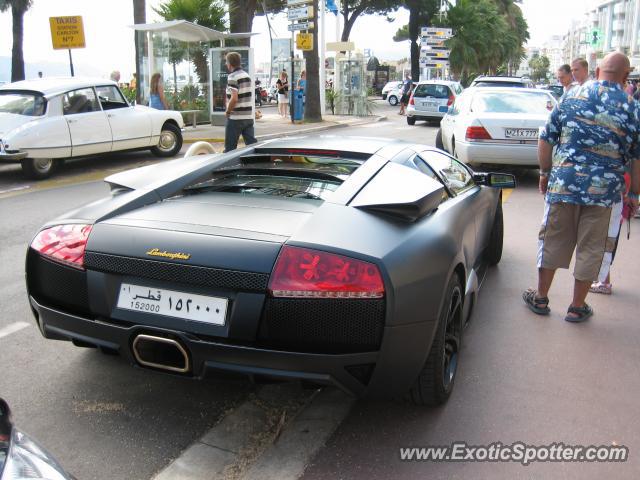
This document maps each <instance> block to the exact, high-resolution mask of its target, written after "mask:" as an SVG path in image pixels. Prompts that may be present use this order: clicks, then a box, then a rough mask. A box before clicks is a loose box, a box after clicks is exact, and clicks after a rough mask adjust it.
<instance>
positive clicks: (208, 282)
mask: <svg viewBox="0 0 640 480" xmlns="http://www.w3.org/2000/svg"><path fill="white" fill-rule="evenodd" d="M84 264H85V266H86V267H87V269H89V270H97V271H100V272H108V273H118V274H120V275H131V276H136V277H144V278H153V279H155V280H166V281H171V282H179V283H187V284H191V285H200V286H205V287H214V288H229V289H232V290H245V291H252V292H260V291H264V290H266V288H267V284H268V282H269V274H267V273H252V272H238V271H234V270H223V269H218V268H209V267H198V266H195V265H180V264H176V263H169V262H158V261H155V260H143V259H140V258H131V257H120V256H116V255H107V254H104V253H95V252H87V253H86V254H85V257H84Z"/></svg>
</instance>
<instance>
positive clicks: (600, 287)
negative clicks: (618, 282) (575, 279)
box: [589, 282, 612, 295]
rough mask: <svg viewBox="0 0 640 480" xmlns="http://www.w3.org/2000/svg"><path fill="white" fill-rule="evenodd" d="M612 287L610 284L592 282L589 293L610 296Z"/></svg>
mask: <svg viewBox="0 0 640 480" xmlns="http://www.w3.org/2000/svg"><path fill="white" fill-rule="evenodd" d="M611 289H612V285H611V284H610V283H600V282H593V283H592V284H591V288H589V291H590V292H591V293H602V294H603V295H611Z"/></svg>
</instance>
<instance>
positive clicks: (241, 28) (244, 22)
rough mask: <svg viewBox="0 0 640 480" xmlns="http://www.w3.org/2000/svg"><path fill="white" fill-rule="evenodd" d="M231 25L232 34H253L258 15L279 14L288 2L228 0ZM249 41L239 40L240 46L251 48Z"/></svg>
mask: <svg viewBox="0 0 640 480" xmlns="http://www.w3.org/2000/svg"><path fill="white" fill-rule="evenodd" d="M228 3H229V24H230V31H231V32H232V33H244V32H251V29H252V28H253V19H254V18H255V16H256V15H258V16H260V15H266V14H267V13H279V12H281V11H282V10H283V9H284V8H285V7H286V6H287V1H286V0H228ZM249 41H250V40H249V39H248V38H246V39H241V40H237V41H236V43H237V44H238V45H245V46H249Z"/></svg>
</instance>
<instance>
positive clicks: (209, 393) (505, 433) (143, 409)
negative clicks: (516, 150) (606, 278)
mask: <svg viewBox="0 0 640 480" xmlns="http://www.w3.org/2000/svg"><path fill="white" fill-rule="evenodd" d="M380 103H382V102H380ZM379 111H380V112H382V113H385V114H387V116H388V120H387V121H382V122H377V123H372V124H368V125H363V126H359V127H348V128H345V129H340V130H333V131H328V132H326V133H327V134H339V135H347V134H348V135H362V136H372V137H388V138H402V139H405V140H409V141H416V142H421V143H426V144H431V145H432V144H433V143H434V139H435V133H436V130H437V128H436V127H435V126H434V125H426V124H425V123H424V122H418V124H417V125H415V126H412V127H410V126H408V125H407V124H406V119H405V117H401V116H399V115H396V113H395V112H396V111H397V107H395V108H391V107H388V106H385V105H383V106H382V107H381V108H380V110H379ZM155 161H157V159H155V158H153V157H151V156H149V155H148V154H147V153H140V152H139V153H125V154H113V155H108V156H105V157H102V158H99V159H96V158H94V159H91V160H78V161H75V162H69V164H68V165H67V166H66V167H65V170H64V171H63V172H61V173H60V174H59V175H58V176H56V178H55V180H52V181H47V187H46V189H43V188H40V187H39V186H38V185H37V184H34V183H32V182H27V181H25V180H23V179H22V177H21V176H20V173H19V170H18V169H17V167H15V166H2V167H0V227H1V230H0V232H1V233H0V236H1V238H0V242H1V245H2V248H1V252H2V259H3V266H2V268H1V269H0V280H1V283H0V285H2V287H3V289H2V296H1V297H0V309H1V311H2V315H0V362H2V365H4V369H3V373H2V375H0V396H2V397H4V398H6V399H7V400H8V401H9V403H10V404H11V405H12V407H13V410H14V417H15V420H16V423H17V424H18V425H19V426H20V427H21V428H22V429H23V430H25V431H26V432H28V433H30V434H32V435H33V436H34V437H35V438H37V439H38V440H40V441H41V442H42V443H43V444H44V445H46V446H47V448H49V449H50V450H51V451H52V453H54V454H55V455H56V456H57V457H58V458H59V460H60V461H61V463H62V464H63V465H64V466H65V467H66V468H67V469H68V470H69V471H70V472H72V473H73V474H75V475H76V476H77V477H78V478H79V479H81V480H85V479H112V478H131V479H145V478H149V477H151V476H152V475H153V473H155V472H157V471H159V470H160V469H161V468H163V467H164V466H165V465H167V464H168V463H169V462H170V460H171V459H172V458H174V457H175V456H177V455H178V454H179V453H180V452H181V451H182V450H183V449H184V448H185V447H186V446H188V445H189V444H190V443H191V442H192V441H193V440H195V439H196V438H199V437H200V435H201V434H202V433H203V432H204V431H205V430H207V429H208V428H209V427H210V426H212V425H213V424H215V423H216V422H217V421H218V419H219V418H220V417H221V415H223V414H224V413H225V412H226V411H228V409H229V408H232V407H233V406H235V405H238V404H239V403H240V402H241V401H243V400H244V399H245V398H246V397H247V396H248V394H249V393H250V392H251V391H252V390H253V387H252V386H251V385H250V384H249V383H247V382H246V381H244V380H223V379H217V380H207V381H204V382H196V381H189V380H185V379H178V378H173V377H169V376H164V375H160V374H155V373H153V372H150V371H143V370H140V369H136V368H132V367H130V366H129V365H126V364H125V363H124V362H123V361H122V360H121V359H120V358H118V357H112V356H105V355H103V354H101V353H100V352H98V351H96V350H86V349H81V348H76V347H74V346H72V345H71V344H69V343H66V342H56V341H47V340H44V339H43V338H42V337H41V335H40V333H39V332H38V331H37V329H36V328H35V326H34V324H33V318H32V315H31V312H30V311H29V307H28V303H27V298H26V293H25V287H24V254H25V250H26V248H27V245H28V242H29V241H30V239H31V237H32V235H33V234H34V233H35V231H36V229H37V228H38V227H39V226H40V225H41V224H42V223H43V222H44V221H46V220H48V219H51V218H52V217H55V216H56V215H57V214H59V213H62V212H64V211H67V210H69V209H71V208H73V207H75V206H78V205H81V204H84V203H86V202H90V201H92V200H95V199H97V198H100V197H102V196H104V195H106V194H107V188H106V187H105V186H104V184H103V183H102V182H101V181H98V180H99V179H101V178H102V177H104V176H105V175H106V174H108V173H109V172H113V171H117V170H121V169H123V168H127V167H132V166H136V165H140V164H146V163H150V162H155ZM516 173H517V174H518V178H519V181H520V186H519V188H518V189H516V190H515V191H514V193H513V194H511V196H509V197H508V199H507V200H506V203H505V204H504V208H505V224H506V225H505V253H504V257H503V261H502V262H501V264H500V265H499V267H498V268H495V269H492V270H490V272H489V274H488V276H487V278H486V280H485V283H484V285H483V288H482V292H481V295H480V299H479V302H478V305H477V309H476V312H475V315H474V319H473V323H472V325H471V326H470V328H469V329H467V331H466V332H465V345H464V349H463V352H462V356H461V363H460V370H459V377H458V379H457V385H456V389H455V391H454V394H453V396H452V398H451V400H450V401H449V403H448V404H447V405H446V406H444V407H442V408H439V409H434V410H430V409H424V408H415V407H411V406H408V405H407V404H404V403H375V402H367V401H362V402H359V403H358V404H357V405H356V407H355V409H354V410H353V411H352V413H351V415H350V416H349V417H348V419H347V420H346V421H345V422H344V423H343V425H342V426H341V427H340V429H339V430H338V431H337V432H336V434H335V435H334V436H333V438H332V439H331V441H330V442H329V444H328V445H327V447H326V448H325V449H324V450H323V451H321V452H320V454H319V455H318V456H317V457H316V458H315V459H314V461H313V463H312V464H311V465H310V467H309V468H308V470H307V472H306V474H305V478H309V479H316V478H317V479H324V478H364V477H369V478H371V479H375V478H385V479H387V478H403V479H404V478H426V477H428V478H448V479H450V478H467V477H469V478H505V479H506V478H509V479H510V478H603V477H605V478H637V477H638V472H639V471H640V460H638V459H637V456H634V453H635V452H637V451H638V448H640V433H639V432H640V428H639V426H640V425H639V423H640V420H638V419H639V418H640V404H639V402H638V401H637V399H638V398H639V397H640V377H638V375H637V365H638V364H639V361H640V352H639V351H638V349H637V345H638V338H640V326H639V324H638V322H637V320H638V315H637V312H638V311H640V296H638V295H637V286H638V285H640V271H639V270H638V262H637V259H636V260H633V258H635V255H633V253H634V250H637V247H638V246H640V245H639V243H640V240H638V239H639V238H640V235H639V234H638V233H637V232H640V221H634V225H633V227H635V230H636V233H635V235H633V236H632V237H631V240H630V241H627V240H626V239H625V240H624V241H623V240H621V247H620V251H619V256H618V259H617V260H616V266H615V269H614V296H612V297H599V298H595V297H593V298H592V299H590V301H591V303H592V304H593V306H594V309H595V310H596V315H595V317H594V318H593V319H592V320H591V321H590V322H588V323H587V324H585V325H569V324H567V323H566V322H564V321H563V320H562V316H563V313H564V311H565V309H566V306H567V305H568V302H569V298H570V282H571V277H570V274H569V273H568V272H561V273H560V274H559V275H558V277H557V282H556V284H555V286H554V289H553V291H552V296H551V308H552V310H553V313H552V315H551V316H550V317H549V318H539V317H537V316H534V315H533V314H531V313H530V312H529V311H528V310H526V309H525V308H524V307H523V305H522V301H521V300H520V293H521V291H522V290H523V289H524V288H526V287H528V286H531V285H533V284H534V281H535V268H534V266H535V249H536V234H537V226H538V222H539V219H540V216H541V213H542V198H541V197H540V196H539V195H538V193H537V191H536V188H535V187H536V186H535V183H534V182H535V178H536V177H534V176H533V175H532V174H531V173H529V172H523V171H519V172H516ZM78 182H83V183H78ZM633 227H632V228H633ZM633 247H636V248H635V249H634V248H633ZM19 322H24V323H19ZM8 327H11V329H12V330H13V329H14V328H20V327H24V328H20V329H18V330H16V331H14V332H13V333H11V331H12V330H7V328H8ZM454 440H462V441H466V442H468V443H469V444H484V443H486V444H489V443H492V442H497V441H499V442H502V443H503V444H504V443H510V442H514V441H517V440H520V441H524V442H526V443H531V444H546V443H552V442H559V441H562V442H565V443H566V444H568V443H573V444H585V445H588V444H597V445H599V444H611V443H612V442H617V443H618V444H623V445H627V446H628V447H629V448H630V449H631V459H630V461H629V462H628V463H626V464H615V465H614V464H550V463H547V464H538V465H533V466H529V467H523V466H520V465H519V464H500V465H496V464H486V463H485V464H477V463H475V464H473V463H456V464H453V463H438V464H436V463H425V462H401V461H400V460H399V452H398V450H399V447H403V446H429V445H446V444H448V443H449V442H452V441H454Z"/></svg>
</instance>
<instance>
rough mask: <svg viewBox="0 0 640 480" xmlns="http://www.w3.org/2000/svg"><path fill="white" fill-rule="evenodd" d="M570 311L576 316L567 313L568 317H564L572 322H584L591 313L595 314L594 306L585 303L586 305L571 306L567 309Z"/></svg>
mask: <svg viewBox="0 0 640 480" xmlns="http://www.w3.org/2000/svg"><path fill="white" fill-rule="evenodd" d="M569 313H573V314H575V316H573V315H567V316H566V317H564V319H565V320H566V321H567V322H572V323H579V322H584V321H585V320H586V319H588V318H589V317H590V316H591V315H593V308H591V307H590V306H589V305H587V304H586V303H585V304H584V307H569V310H567V314H569Z"/></svg>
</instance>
